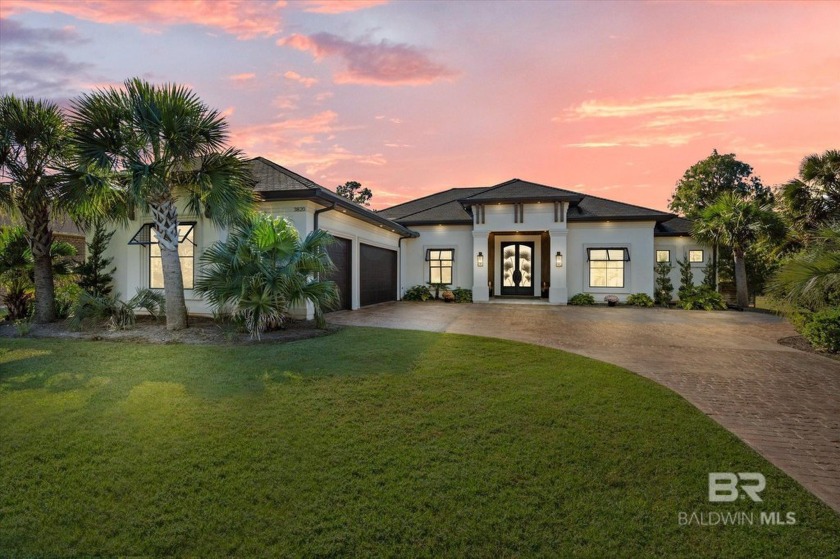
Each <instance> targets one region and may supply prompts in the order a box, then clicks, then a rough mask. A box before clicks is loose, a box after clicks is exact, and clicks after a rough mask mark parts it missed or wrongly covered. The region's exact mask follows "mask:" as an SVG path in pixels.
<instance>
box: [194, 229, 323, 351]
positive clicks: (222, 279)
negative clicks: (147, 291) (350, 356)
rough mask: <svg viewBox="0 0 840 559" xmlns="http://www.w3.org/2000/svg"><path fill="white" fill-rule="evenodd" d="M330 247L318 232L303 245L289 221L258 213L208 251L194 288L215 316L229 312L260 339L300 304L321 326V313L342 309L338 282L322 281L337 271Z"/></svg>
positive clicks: (252, 334) (304, 241)
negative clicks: (309, 309)
mask: <svg viewBox="0 0 840 559" xmlns="http://www.w3.org/2000/svg"><path fill="white" fill-rule="evenodd" d="M332 242H333V238H332V236H331V235H330V234H329V233H327V232H325V231H323V230H320V229H318V230H315V231H313V232H312V233H310V234H309V235H307V236H306V238H305V239H303V240H301V239H300V236H299V235H298V232H297V230H296V229H295V228H294V226H292V225H291V224H290V223H289V222H288V221H286V220H285V219H283V218H273V217H270V216H267V215H263V214H260V215H259V216H257V217H255V218H253V219H252V220H250V221H248V222H247V223H245V224H242V225H239V226H237V227H236V228H234V230H233V231H232V232H231V234H230V236H229V237H228V238H227V240H225V241H219V242H217V243H215V244H213V245H211V246H210V247H208V248H207V250H205V251H204V254H203V255H202V256H201V264H202V271H201V273H200V275H199V278H198V280H197V281H196V284H195V286H196V287H195V289H196V291H197V292H198V293H200V294H202V295H203V296H205V297H206V299H207V301H209V303H210V305H211V306H212V307H213V308H214V310H216V311H217V312H221V313H224V312H225V311H230V312H231V313H232V314H233V316H234V318H236V319H237V320H241V321H242V322H243V323H244V324H245V327H246V329H247V330H248V331H249V332H250V333H251V336H252V337H255V338H257V339H259V337H260V332H263V331H265V330H267V329H268V328H270V327H272V326H276V325H279V324H282V322H283V320H284V319H285V317H286V314H287V312H288V310H289V308H290V307H291V306H292V305H296V304H304V303H307V302H308V303H311V304H312V306H313V307H314V310H315V320H316V322H317V324H318V326H319V327H323V326H324V325H325V322H324V315H323V311H324V310H326V309H330V308H333V307H334V306H335V305H337V304H338V291H337V289H336V287H335V283H334V282H332V281H321V280H320V279H319V278H320V277H322V276H323V275H325V274H327V273H329V272H330V271H331V270H332V269H333V264H332V262H331V261H330V258H329V256H328V255H327V252H326V247H327V245H329V244H330V243H332Z"/></svg>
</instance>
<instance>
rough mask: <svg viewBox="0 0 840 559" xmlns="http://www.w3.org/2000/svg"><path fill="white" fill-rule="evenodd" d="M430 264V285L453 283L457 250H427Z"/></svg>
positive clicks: (427, 259) (427, 258)
mask: <svg viewBox="0 0 840 559" xmlns="http://www.w3.org/2000/svg"><path fill="white" fill-rule="evenodd" d="M426 261H427V262H428V263H429V283H444V284H447V285H449V284H451V283H452V265H453V263H454V261H455V249H451V248H441V249H438V248H430V249H427V250H426Z"/></svg>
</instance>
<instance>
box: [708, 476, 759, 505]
mask: <svg viewBox="0 0 840 559" xmlns="http://www.w3.org/2000/svg"><path fill="white" fill-rule="evenodd" d="M739 482H740V483H739ZM744 482H748V483H744ZM766 485H767V481H766V480H765V479H764V476H763V475H762V474H759V473H757V472H740V473H737V474H735V473H732V472H712V473H710V474H709V501H710V502H712V503H731V502H732V501H736V500H738V497H739V496H740V497H741V498H742V499H743V498H744V495H743V494H745V495H747V496H748V497H749V498H750V499H752V500H753V501H755V502H756V503H760V502H761V497H759V496H758V494H759V493H761V492H762V491H764V487H765V486H766ZM739 489H740V490H739ZM742 493H743V494H742Z"/></svg>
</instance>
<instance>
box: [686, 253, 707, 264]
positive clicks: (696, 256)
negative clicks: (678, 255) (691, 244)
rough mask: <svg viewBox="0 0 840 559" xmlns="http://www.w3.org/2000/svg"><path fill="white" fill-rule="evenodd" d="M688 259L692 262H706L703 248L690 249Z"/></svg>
mask: <svg viewBox="0 0 840 559" xmlns="http://www.w3.org/2000/svg"><path fill="white" fill-rule="evenodd" d="M688 261H689V262H691V263H698V262H705V259H704V258H703V251H702V250H689V251H688Z"/></svg>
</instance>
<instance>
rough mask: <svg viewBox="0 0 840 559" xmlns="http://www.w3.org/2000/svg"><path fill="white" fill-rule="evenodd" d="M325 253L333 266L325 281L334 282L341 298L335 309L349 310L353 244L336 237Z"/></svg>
mask: <svg viewBox="0 0 840 559" xmlns="http://www.w3.org/2000/svg"><path fill="white" fill-rule="evenodd" d="M327 253H328V254H329V255H330V258H331V259H332V261H333V264H335V270H334V271H333V272H332V273H331V274H330V275H329V277H328V278H327V279H330V280H332V281H334V282H335V285H336V287H338V295H339V297H341V302H340V304H339V306H338V307H337V309H349V308H350V305H351V304H352V302H353V301H352V297H353V295H352V294H353V292H352V291H351V287H350V286H351V285H353V283H352V272H353V266H352V254H353V243H352V242H351V241H350V239H342V238H341V237H336V238H335V242H334V243H333V244H331V245H330V246H329V248H327Z"/></svg>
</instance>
